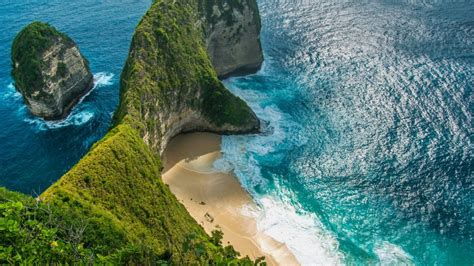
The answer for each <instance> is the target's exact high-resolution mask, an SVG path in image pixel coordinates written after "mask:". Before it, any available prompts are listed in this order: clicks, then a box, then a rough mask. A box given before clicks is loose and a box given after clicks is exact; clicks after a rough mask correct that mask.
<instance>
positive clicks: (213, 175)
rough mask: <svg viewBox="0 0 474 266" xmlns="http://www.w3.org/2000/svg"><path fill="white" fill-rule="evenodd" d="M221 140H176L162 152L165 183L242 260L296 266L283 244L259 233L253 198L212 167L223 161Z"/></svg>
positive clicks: (197, 136) (195, 136) (207, 136)
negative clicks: (218, 230)
mask: <svg viewBox="0 0 474 266" xmlns="http://www.w3.org/2000/svg"><path fill="white" fill-rule="evenodd" d="M220 145H221V137H220V136H219V135H216V134H212V133H188V134H180V135H178V136H176V137H174V138H173V139H172V140H171V141H170V142H169V143H168V146H167V147H166V150H165V151H164V153H163V166H164V171H163V174H162V178H163V181H164V182H165V183H166V184H168V185H169V188H170V190H171V191H172V192H173V194H174V195H175V196H176V198H177V199H178V200H179V201H180V202H181V203H182V204H183V205H184V206H185V207H186V209H187V210H188V212H189V213H190V214H191V216H192V217H193V218H194V219H195V220H196V222H197V223H199V224H200V225H201V226H202V227H203V228H204V229H205V231H206V232H207V233H208V234H210V233H211V231H212V230H215V229H220V230H222V232H223V233H224V236H223V239H222V244H223V245H224V246H225V245H229V244H230V245H232V246H233V247H234V248H235V250H236V251H238V252H239V253H240V254H241V255H242V256H246V255H248V256H249V257H250V258H251V259H253V260H255V259H256V258H258V257H261V256H265V261H266V262H267V264H268V265H299V263H298V261H297V260H296V258H295V256H294V255H293V254H292V253H291V252H290V250H289V249H288V248H287V247H286V245H285V244H283V243H280V242H278V241H276V240H275V239H273V238H272V237H270V236H268V235H266V234H264V233H263V232H260V231H258V230H257V221H256V219H255V218H254V217H252V216H250V215H246V214H244V211H245V210H247V211H248V210H250V211H251V210H256V209H257V206H256V204H255V203H254V202H253V200H252V198H251V196H250V195H249V194H248V193H247V192H246V191H245V190H244V189H243V188H242V187H241V185H240V183H239V181H238V180H237V178H236V177H235V176H234V175H233V174H231V173H223V172H219V171H217V170H215V169H214V168H213V163H214V161H215V160H217V159H219V158H220V156H221V148H220Z"/></svg>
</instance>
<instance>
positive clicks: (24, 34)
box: [12, 22, 74, 95]
mask: <svg viewBox="0 0 474 266" xmlns="http://www.w3.org/2000/svg"><path fill="white" fill-rule="evenodd" d="M59 38H60V39H62V40H63V41H64V42H67V43H70V44H71V45H72V44H74V42H73V41H72V40H71V39H70V38H69V37H68V36H67V35H65V34H63V33H61V32H59V31H57V30H56V29H55V28H54V27H52V26H50V25H49V24H47V23H42V22H33V23H31V24H29V25H28V26H26V27H25V28H23V29H22V30H21V31H20V33H18V35H17V36H16V37H15V40H14V41H13V45H12V62H13V70H12V76H13V78H14V79H15V86H16V87H17V88H18V89H19V90H20V91H21V92H22V93H23V94H26V95H31V93H32V92H33V91H35V90H39V89H40V88H41V87H43V78H42V75H41V67H42V65H41V64H42V62H41V55H42V54H43V53H44V52H45V51H46V50H47V49H48V47H50V46H51V45H52V44H53V43H54V41H55V40H56V39H59Z"/></svg>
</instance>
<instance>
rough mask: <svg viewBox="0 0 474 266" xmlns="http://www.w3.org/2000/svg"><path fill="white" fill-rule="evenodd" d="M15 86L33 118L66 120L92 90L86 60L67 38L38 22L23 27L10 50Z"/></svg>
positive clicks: (91, 79) (91, 81)
mask: <svg viewBox="0 0 474 266" xmlns="http://www.w3.org/2000/svg"><path fill="white" fill-rule="evenodd" d="M12 53H13V54H12V61H13V71H12V75H13V78H14V80H15V86H16V88H17V90H18V91H20V93H21V94H22V95H23V98H24V99H25V102H26V104H27V106H28V109H29V110H30V111H31V113H32V114H34V115H36V116H40V117H42V118H44V119H46V120H55V119H61V118H64V117H66V116H67V115H68V114H69V112H70V111H71V109H72V107H74V105H75V104H76V103H77V102H78V101H79V100H80V99H81V97H82V96H84V95H85V94H86V93H87V92H89V91H90V90H91V89H92V87H93V75H92V73H91V71H90V69H89V66H88V62H87V60H86V59H85V58H84V57H83V56H82V55H81V53H80V51H79V48H78V47H77V45H76V44H75V43H74V41H72V40H71V39H70V38H69V37H68V36H66V35H65V34H63V33H60V32H58V31H57V30H56V29H55V28H53V27H51V26H49V25H48V24H45V23H41V22H34V23H32V24H30V25H28V26H27V27H25V28H24V29H23V30H22V31H21V32H20V33H19V34H18V36H17V37H16V38H15V41H14V43H13V47H12Z"/></svg>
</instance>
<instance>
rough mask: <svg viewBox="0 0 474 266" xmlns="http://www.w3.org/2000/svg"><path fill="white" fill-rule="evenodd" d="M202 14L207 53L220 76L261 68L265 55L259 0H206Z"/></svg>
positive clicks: (202, 2) (246, 72)
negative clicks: (262, 44)
mask: <svg viewBox="0 0 474 266" xmlns="http://www.w3.org/2000/svg"><path fill="white" fill-rule="evenodd" d="M200 15H201V20H202V21H203V24H204V28H205V30H204V36H205V42H206V48H207V52H208V53H209V57H210V58H211V62H212V64H213V66H214V68H215V70H216V72H217V75H218V76H219V77H220V78H225V77H228V76H231V75H235V74H248V73H253V72H256V71H257V70H259V69H260V67H261V65H262V62H263V54H262V48H261V45H260V27H261V26H260V25H261V23H260V15H259V12H258V6H257V2H256V0H204V1H201V3H200Z"/></svg>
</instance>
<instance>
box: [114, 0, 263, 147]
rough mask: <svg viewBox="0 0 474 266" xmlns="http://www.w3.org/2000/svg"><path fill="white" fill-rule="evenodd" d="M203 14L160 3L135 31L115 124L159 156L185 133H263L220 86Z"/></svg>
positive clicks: (188, 1) (187, 2)
mask: <svg viewBox="0 0 474 266" xmlns="http://www.w3.org/2000/svg"><path fill="white" fill-rule="evenodd" d="M199 10H202V9H200V8H199V4H198V3H197V1H193V0H181V1H156V2H155V3H154V4H153V6H152V7H151V9H150V10H149V11H148V12H147V14H146V15H145V16H144V18H143V19H142V21H141V22H140V24H139V25H138V27H137V29H136V32H135V35H134V37H133V40H132V44H131V48H130V53H129V57H128V59H127V63H126V66H125V68H124V71H123V73H122V79H121V82H122V84H121V86H122V90H121V92H122V95H121V103H120V107H119V110H118V111H117V113H116V115H115V120H116V123H119V122H123V121H125V122H127V123H130V124H132V125H133V127H134V128H137V129H139V131H140V133H141V135H142V138H143V140H144V141H145V143H146V144H148V146H150V147H151V148H152V149H154V150H155V151H157V152H158V153H161V152H162V151H163V150H164V148H165V146H166V144H167V143H168V141H169V140H170V139H171V138H172V137H174V136H175V135H177V134H179V133H183V132H191V131H209V132H215V133H224V134H227V133H229V134H235V133H250V132H257V131H258V130H259V120H258V119H257V117H256V115H255V114H254V113H253V111H252V110H251V109H250V108H249V106H248V105H247V104H246V103H245V102H244V101H243V100H242V99H240V98H238V97H236V96H234V95H233V94H232V93H231V92H229V91H228V90H227V89H226V88H225V87H224V85H223V84H222V83H221V82H220V81H219V80H218V78H217V75H216V72H215V70H214V69H213V66H212V64H211V62H210V60H209V56H208V54H207V51H206V45H205V42H204V40H203V35H204V33H203V28H202V26H201V23H200V22H201V13H200V12H199ZM243 10H246V9H245V8H244V9H243Z"/></svg>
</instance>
